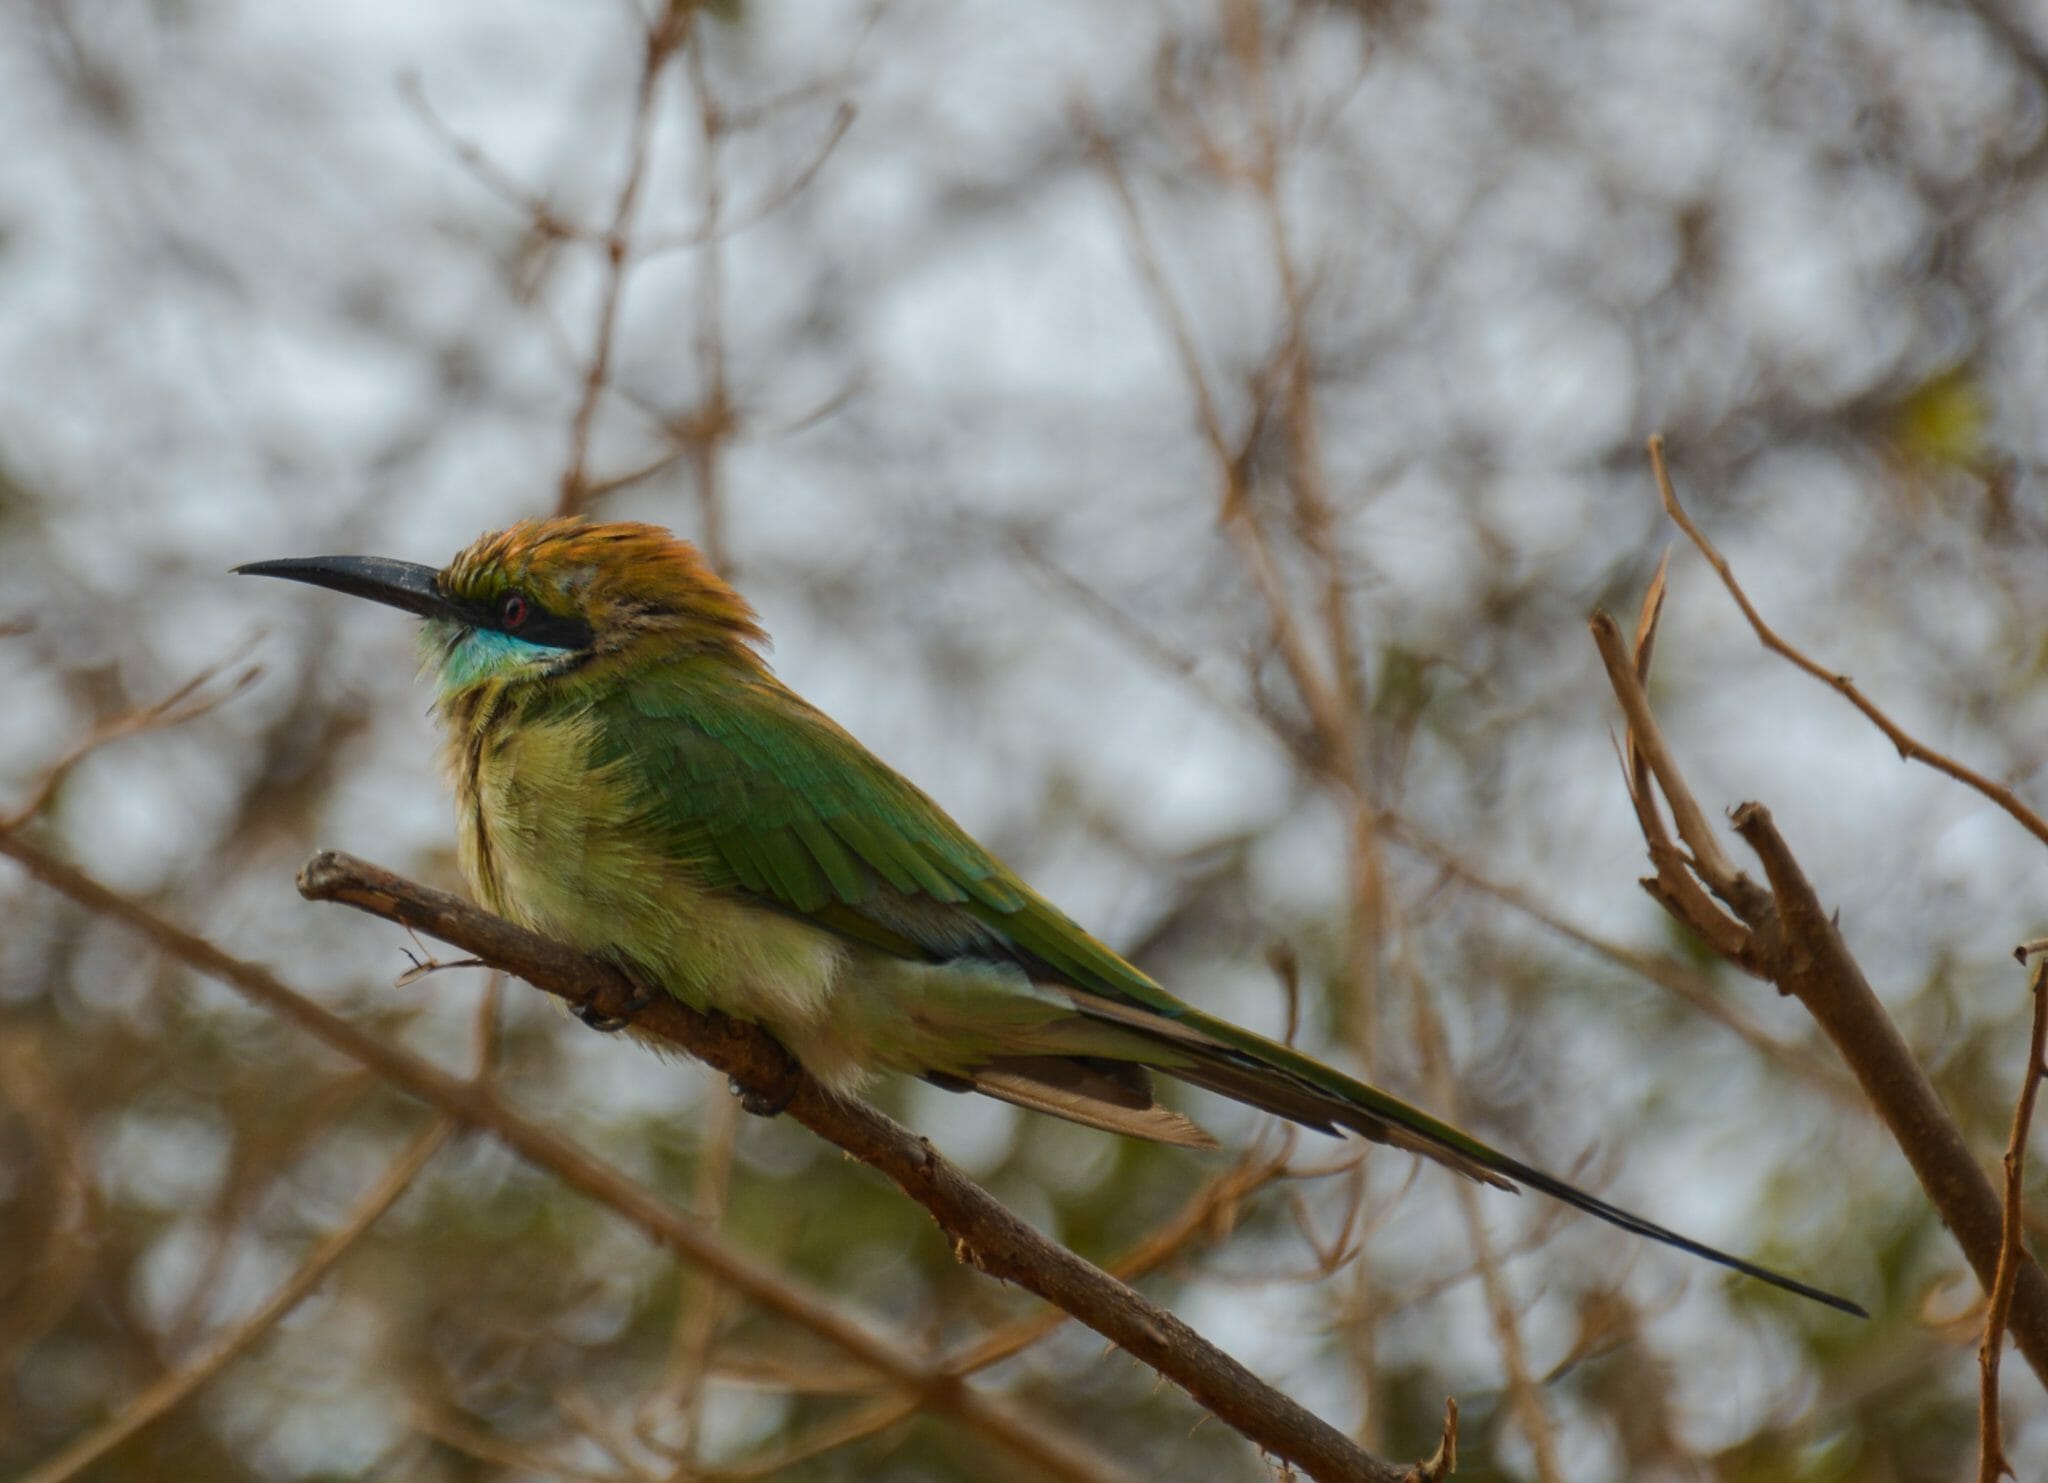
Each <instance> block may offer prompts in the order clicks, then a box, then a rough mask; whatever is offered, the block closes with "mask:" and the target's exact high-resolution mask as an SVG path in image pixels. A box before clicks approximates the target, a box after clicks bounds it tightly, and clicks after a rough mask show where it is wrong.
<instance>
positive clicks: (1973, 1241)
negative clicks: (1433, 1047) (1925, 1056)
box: [1592, 613, 2048, 1382]
mask: <svg viewBox="0 0 2048 1483" xmlns="http://www.w3.org/2000/svg"><path fill="white" fill-rule="evenodd" d="M1592 629H1593V636H1594V639H1595V641H1596V642H1597V643H1598V644H1599V646H1600V656H1601V658H1602V660H1604V661H1605V662H1606V666H1607V675H1608V679H1609V681H1610V682H1611V683H1612V684H1613V686H1614V691H1615V695H1616V698H1617V699H1618V700H1619V701H1620V702H1621V707H1622V710H1623V712H1624V714H1626V715H1627V716H1628V717H1629V718H1630V724H1631V728H1632V729H1633V728H1634V727H1635V725H1636V724H1637V718H1638V717H1641V718H1643V722H1644V724H1645V725H1646V727H1647V728H1648V729H1646V731H1645V733H1644V735H1642V736H1640V737H1638V738H1637V741H1638V744H1639V745H1641V746H1642V747H1643V749H1644V752H1645V755H1647V756H1649V757H1650V760H1651V765H1652V769H1653V771H1654V772H1655V774H1656V778H1657V781H1658V784H1659V785H1660V787H1662V788H1663V790H1664V794H1665V798H1666V800H1667V801H1668V802H1671V803H1672V805H1673V809H1674V812H1676V811H1677V803H1676V799H1675V798H1674V794H1675V795H1676V797H1677V798H1685V799H1688V800H1689V799H1690V796H1691V795H1690V792H1689V791H1688V790H1687V789H1686V787H1685V783H1684V779H1683V778H1682V777H1681V776H1680V775H1679V773H1678V771H1677V764H1676V763H1675V762H1674V761H1673V760H1672V759H1671V755H1670V752H1669V749H1668V748H1666V747H1665V746H1664V745H1663V742H1662V738H1661V736H1660V735H1659V734H1658V733H1657V732H1656V731H1655V729H1654V728H1655V719H1654V717H1652V716H1651V715H1650V707H1649V698H1648V696H1647V695H1646V694H1645V693H1644V691H1643V684H1642V679H1641V677H1640V676H1639V675H1638V674H1637V673H1636V670H1635V666H1634V665H1633V664H1632V663H1631V662H1630V661H1629V659H1628V655H1627V651H1626V648H1625V647H1624V646H1623V645H1622V643H1621V637H1620V629H1619V626H1618V625H1617V624H1616V623H1615V622H1614V619H1613V618H1612V617H1611V616H1609V615H1608V614H1606V613H1596V614H1594V616H1593V622H1592ZM1693 809H1694V812H1695V813H1697V805H1693ZM1733 822H1734V827H1735V832H1736V833H1737V834H1738V835H1740V836H1741V837H1742V839H1743V840H1744V841H1745V842H1746V843H1747V844H1748V845H1749V847H1750V848H1751V849H1752V850H1753V851H1754V852H1755V853H1756V855H1757V857H1758V859H1760V860H1761V861H1762V862H1763V866H1764V873H1765V876H1766V878H1767V879H1768V881H1769V883H1770V889H1769V890H1765V889H1764V888H1762V887H1760V886H1758V885H1757V884H1756V883H1755V882H1754V881H1751V880H1750V879H1748V877H1746V876H1742V875H1739V874H1734V875H1731V876H1730V878H1729V879H1728V880H1727V881H1726V882H1724V883H1723V889H1721V890H1717V894H1720V895H1721V896H1722V899H1723V900H1724V901H1727V902H1728V903H1729V905H1730V906H1731V907H1732V908H1734V909H1735V910H1736V912H1737V913H1738V915H1739V916H1740V920H1737V919H1736V918H1735V917H1731V916H1729V915H1728V914H1726V913H1724V912H1722V911H1721V910H1720V909H1719V908H1716V907H1714V906H1712V905H1711V903H1708V902H1707V901H1706V896H1705V893H1704V892H1702V891H1700V890H1699V889H1698V887H1697V885H1695V886H1694V888H1693V895H1692V897H1691V898H1683V899H1682V898H1679V897H1677V896H1673V895H1670V894H1660V892H1659V890H1658V889H1657V888H1658V886H1659V885H1660V883H1661V882H1662V881H1663V880H1665V879H1666V876H1665V874H1664V862H1660V863H1659V870H1660V874H1659V876H1658V877H1657V878H1653V879H1652V880H1649V881H1645V882H1644V884H1645V886H1646V887H1648V888H1650V890H1651V894H1652V895H1654V896H1656V897H1657V899H1658V900H1659V901H1660V902H1661V903H1662V904H1663V905H1664V907H1665V909H1666V910H1667V911H1670V912H1671V913H1672V914H1673V915H1674V916H1676V917H1678V918H1679V920H1681V921H1683V922H1685V923H1686V925H1688V926H1690V927H1692V928H1693V929H1694V930H1695V931H1697V932H1699V933H1700V934H1701V935H1702V936H1704V937H1705V938H1706V939H1707V941H1708V942H1709V943H1711V944H1712V945H1713V946H1714V947H1715V949H1716V950H1717V951H1718V952H1720V953H1721V954H1722V955H1723V956H1724V957H1726V958H1728V960H1729V961H1731V962H1733V963H1736V964H1737V965H1738V966H1740V967H1741V968H1743V969H1744V970H1745V971H1746V972H1749V973H1753V974H1755V975H1757V976H1758V977H1760V978H1765V979H1768V980H1769V981H1770V982H1772V983H1774V984H1776V985H1777V987H1778V989H1779V990H1780V991H1781V992H1783V993H1787V994H1790V995H1792V996H1793V997H1795V998H1796V999H1798V1000H1799V1002H1800V1003H1801V1004H1802V1005H1803V1006H1804V1007H1805V1008H1806V1011H1807V1013H1809V1014H1810V1015H1812V1016H1813V1018H1814V1021H1815V1023H1817V1024H1818V1025H1819V1026H1820V1028H1821V1030H1822V1031H1823V1032H1824V1033H1825V1034H1826V1035H1827V1037H1828V1039H1829V1041H1830V1042H1831V1043H1832V1044H1833V1045H1834V1047H1835V1049H1836V1051H1837V1052H1838V1053H1839V1054H1840V1056H1841V1057H1842V1060H1843V1061H1844V1062H1845V1063H1846V1064H1847V1065H1848V1067H1849V1070H1850V1071H1851V1072H1852V1073H1853V1074H1854V1075H1855V1077H1856V1081H1857V1085H1858V1086H1859V1087H1860V1088H1861V1089H1862V1092H1863V1096H1864V1098H1865V1099H1866V1100H1867V1101H1868V1102H1869V1103H1870V1105H1871V1106H1872V1107H1873V1108H1875V1109H1876V1111H1877V1114H1878V1116H1879V1117H1880V1118H1882V1119H1883V1121H1884V1124H1885V1127H1886V1129H1887V1130H1888V1131H1889V1132H1890V1133H1891V1135H1892V1139H1893V1141H1894V1142H1895V1143H1897V1144H1898V1146H1899V1151H1900V1152H1901V1153H1903V1154H1904V1155H1905V1156H1906V1161H1907V1162H1908V1163H1909V1164H1911V1165H1912V1167H1913V1172H1914V1174H1915V1176H1916V1177H1917V1178H1918V1179H1919V1181H1920V1186H1921V1188H1922V1189H1923V1190H1924V1191H1925V1192H1926V1194H1927V1196H1928V1198H1929V1199H1930V1200H1931V1201H1932V1202H1933V1204H1934V1207H1935V1209H1936V1210H1937V1211H1939V1212H1940V1214H1941V1219H1942V1223H1943V1224H1944V1225H1946V1226H1947V1227H1948V1228H1949V1230H1950V1231H1951V1232H1953V1233H1954V1235H1955V1238H1956V1243H1957V1245H1959V1246H1960V1247H1961V1248H1962V1250H1963V1255H1964V1257H1965V1258H1966V1259H1967V1260H1968V1262H1969V1264H1970V1267H1971V1269H1972V1270H1973V1271H1974V1272H1975V1273H1976V1274H1977V1280H1978V1281H1979V1282H1980V1283H1981V1284H1982V1285H1983V1287H1984V1290H1985V1291H1986V1292H1989V1291H1990V1290H1991V1287H1992V1285H1993V1283H1994V1282H1995V1280H1996V1278H1997V1272H1998V1260H1999V1252H2000V1250H2001V1248H2002V1244H2003V1239H2002V1228H2003V1214H2002V1211H2001V1208H2000V1203H1999V1199H1998V1196H1997V1194H1996V1193H1995V1192H1994V1191H1993V1189H1992V1187H1991V1181H1990V1180H1989V1179H1987V1178H1986V1177H1985V1175H1984V1171H1983V1170H1982V1169H1981V1168H1979V1167H1978V1165H1977V1162H1976V1160H1975V1158H1974V1157H1973V1156H1972V1155H1971V1152H1970V1147H1969V1144H1968V1143H1967V1142H1966V1141H1965V1140H1964V1138H1963V1135H1962V1132H1961V1131H1960V1130H1959V1129H1958V1128H1957V1127H1956V1125H1955V1121H1954V1119H1953V1118H1951V1117H1950V1116H1949V1112H1948V1109H1947V1107H1945V1106H1944V1105H1943V1103H1942V1101H1941V1097H1940V1094H1939V1093H1938V1092H1936V1091H1935V1089H1934V1085H1933V1083H1932V1082H1931V1081H1929V1080H1928V1078H1927V1073H1926V1071H1925V1070H1924V1069H1923V1068H1922V1067H1921V1065H1920V1063H1919V1061H1918V1060H1917V1059H1916V1058H1915V1057H1914V1055H1913V1051H1912V1048H1911V1047H1910V1046H1909V1045H1907V1044H1906V1040H1905V1037H1904V1036H1903V1035H1902V1034H1900V1032H1899V1028H1898V1026H1897V1025H1896V1024H1895V1023H1894V1022H1893V1020H1892V1018H1891V1016H1890V1015H1889V1014H1888V1013H1886V1011H1885V1008H1884V1006H1883V1005H1882V1004H1881V1003H1879V1001H1878V998H1877V995H1876V994H1875V993H1873V992H1872V990H1871V987H1870V983H1869V980H1867V979H1866V978H1865V977H1864V976H1863V970H1862V967H1861V966H1860V965H1859V964H1858V963H1857V962H1856V960H1855V957H1854V956H1853V955H1852V954H1851V953H1850V952H1849V949H1848V946H1847V944H1846V943H1844V942H1843V940H1842V936H1841V933H1840V931H1839V930H1838V929H1837V928H1836V926H1835V923H1834V920H1833V918H1832V916H1831V915H1830V914H1829V913H1828V911H1827V910H1826V909H1825V908H1824V907H1823V906H1822V905H1821V903H1820V899H1819V897H1818V896H1817V895H1816V894H1815V893H1814V890H1813V886H1812V884H1811V883H1810V882H1809V881H1808V880H1807V879H1806V875H1805V872H1804V871H1803V870H1802V869H1801V868H1800V866H1799V862H1798V861H1797V860H1796V859H1795V858H1794V857H1793V854H1792V851H1791V848H1790V846H1788V845H1787V844H1786V843H1785V841H1784V839H1783V837H1782V836H1780V835H1779V833H1778V831H1777V826H1776V825H1775V824H1774V823H1772V821H1771V816H1770V813H1769V811H1768V810H1767V809H1765V808H1764V807H1763V805H1761V804H1758V803H1745V804H1743V805H1742V806H1741V807H1740V808H1738V809H1737V810H1736V811H1735V814H1734V817H1733ZM1699 827H1704V820H1703V819H1701V821H1700V824H1699ZM1687 843H1688V844H1692V845H1694V847H1695V859H1697V851H1698V846H1697V843H1696V841H1694V840H1693V839H1691V838H1690V837H1688V839H1687ZM1729 868H1730V870H1731V871H1732V870H1733V867H1732V866H1730V867H1729ZM1688 901H1690V902H1691V903H1692V904H1693V905H1695V906H1697V907H1698V908H1699V909H1700V910H1701V911H1703V912H1705V913H1707V915H1705V916H1698V915H1694V914H1693V913H1692V912H1691V911H1690V910H1688V905H1687V902H1688ZM1730 934H1733V940H1732V941H1731V940H1730ZM2009 1327H2010V1329H2011V1332H2012V1335H2013V1338H2014V1340H2015V1341H2016V1342H2017V1343H2018V1345H2019V1349H2020V1352H2021V1353H2022V1354H2024V1355H2025V1356H2026V1358H2027V1363H2028V1364H2029V1365H2030V1366H2031V1367H2032V1368H2033V1370H2034V1373H2035V1374H2036V1375H2038V1376H2040V1377H2041V1378H2042V1379H2043V1381H2044V1382H2048V1278H2044V1276H2043V1274H2042V1272H2041V1269H2040V1268H2039V1267H2038V1266H2036V1265H2035V1263H2034V1262H2033V1260H2032V1259H2031V1258H2027V1259H2025V1260H2023V1261H2022V1262H2021V1263H2020V1266H2019V1271H2018V1274H2017V1277H2016V1278H2015V1292H2014V1298H2013V1306H2012V1317H2011V1322H2010V1324H2009Z"/></svg>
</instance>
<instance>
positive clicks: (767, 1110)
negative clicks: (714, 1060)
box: [726, 1076, 796, 1117]
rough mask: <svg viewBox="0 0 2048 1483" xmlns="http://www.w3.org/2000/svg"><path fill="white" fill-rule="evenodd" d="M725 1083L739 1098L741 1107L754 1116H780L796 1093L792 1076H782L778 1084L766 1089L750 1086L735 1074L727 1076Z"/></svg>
mask: <svg viewBox="0 0 2048 1483" xmlns="http://www.w3.org/2000/svg"><path fill="white" fill-rule="evenodd" d="M726 1085H727V1086H729V1087H731V1088H732V1094H733V1095H734V1096H735V1097H738V1098H739V1099H740V1107H741V1109H742V1110H744V1111H747V1112H751V1113H752V1114H753V1115H754V1116H755V1117H780V1116H781V1115H782V1110H783V1109H784V1108H785V1107H787V1106H789V1099H790V1098H791V1097H794V1096H795V1095H796V1078H795V1077H793V1076H785V1077H783V1078H782V1084H781V1085H780V1086H777V1087H774V1088H772V1089H770V1090H768V1091H762V1090H761V1089H760V1088H759V1087H750V1086H748V1085H747V1084H746V1083H745V1082H743V1081H741V1080H740V1079H739V1078H738V1077H737V1076H730V1077H727V1078H726Z"/></svg>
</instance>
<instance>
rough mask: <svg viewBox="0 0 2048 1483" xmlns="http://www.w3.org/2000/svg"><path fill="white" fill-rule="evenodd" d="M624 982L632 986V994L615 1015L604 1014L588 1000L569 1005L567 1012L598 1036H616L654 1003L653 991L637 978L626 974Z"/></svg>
mask: <svg viewBox="0 0 2048 1483" xmlns="http://www.w3.org/2000/svg"><path fill="white" fill-rule="evenodd" d="M626 982H627V983H628V984H630V985H631V986H632V992H631V993H630V994H628V995H627V996H626V1002H625V1003H624V1004H621V1005H620V1006H619V1012H618V1013H617V1014H605V1013H604V1012H602V1011H601V1010H599V1009H598V1007H597V1005H596V1004H594V1003H593V1002H592V1001H591V1000H589V999H585V1000H583V1001H582V1002H581V1003H579V1004H572V1005H570V1006H569V1012H570V1013H571V1014H573V1015H575V1016H576V1018H577V1019H579V1020H581V1021H583V1023H584V1024H586V1025H588V1026H589V1027H590V1028H591V1029H593V1030H595V1031H597V1032H598V1034H600V1035H616V1034H617V1033H618V1032H619V1031H621V1030H623V1029H625V1028H626V1026H628V1025H630V1024H632V1023H633V1021H634V1020H636V1019H638V1018H639V1017H640V1011H641V1010H643V1009H645V1008H646V1007H647V1006H648V1005H650V1004H652V1003H653V1002H654V991H653V990H651V989H649V988H648V987H647V985H645V984H643V983H642V982H640V980H639V979H638V978H635V977H634V976H633V975H631V974H628V975H626Z"/></svg>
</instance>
